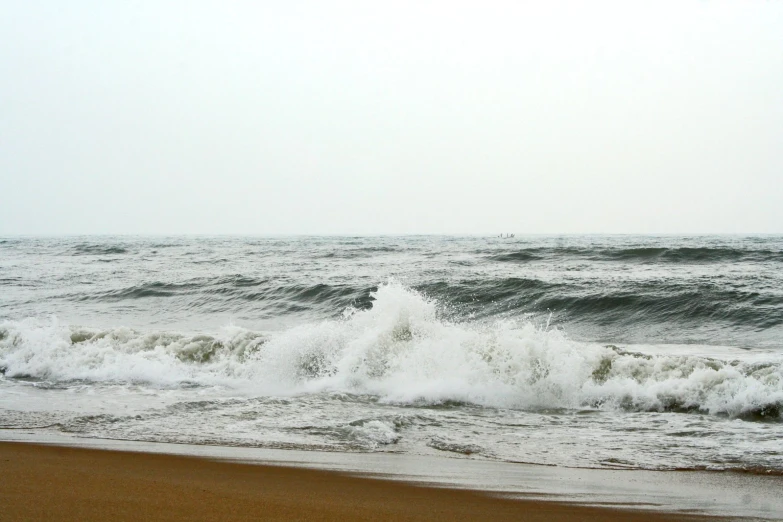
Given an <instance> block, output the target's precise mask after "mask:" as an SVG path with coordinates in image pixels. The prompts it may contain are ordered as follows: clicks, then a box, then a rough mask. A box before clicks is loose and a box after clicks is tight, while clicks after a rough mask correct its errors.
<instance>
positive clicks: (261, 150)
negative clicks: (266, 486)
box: [0, 0, 783, 235]
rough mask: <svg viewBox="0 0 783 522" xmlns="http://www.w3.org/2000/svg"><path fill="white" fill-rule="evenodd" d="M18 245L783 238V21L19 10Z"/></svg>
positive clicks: (403, 9) (720, 10)
mask: <svg viewBox="0 0 783 522" xmlns="http://www.w3.org/2000/svg"><path fill="white" fill-rule="evenodd" d="M0 34H1V35H2V37H0V198H1V199H0V235H61V234H243V235H244V234H249V235H279V234H283V235H291V234H324V235H335V234H499V233H516V234H580V233H593V234H615V233H632V234H695V233H732V234H733V233H783V2H778V1H771V0H766V1H761V0H759V1H754V0H747V1H739V0H737V1H731V2H719V1H706V0H699V1H696V0H677V1H665V0H655V1H641V0H640V1H627V0H623V1H614V2H610V1H599V0H595V1H589V2H588V1H582V2H576V1H572V2H566V1H551V2H549V1H548V2H541V1H515V2H512V1H491V0H485V1H482V2H478V1H475V2H469V1H426V0H421V1H405V0H397V1H394V2H367V1H340V0H334V1H330V0H317V1H316V0H313V1H309V0H287V1H285V2H274V1H271V0H270V1H244V2H243V1H238V0H237V1H232V2H218V1H205V0H190V1H182V2H176V1H166V0H154V1H131V0H127V1H122V2H106V1H102V0H100V1H86V0H73V1H69V2H62V1H60V0H49V1H47V0H29V1H25V2H11V1H6V2H4V3H3V16H2V17H0Z"/></svg>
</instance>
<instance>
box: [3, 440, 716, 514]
mask: <svg viewBox="0 0 783 522" xmlns="http://www.w3.org/2000/svg"><path fill="white" fill-rule="evenodd" d="M0 506H2V507H0V520H3V521H8V522H13V521H21V520H31V521H32V520H52V521H66V520H69V521H70V520H73V521H89V520H116V521H125V520H128V521H131V520H132V521H137V520H171V521H180V520H190V521H194V520H215V521H217V520H221V521H222V520H248V521H249V520H253V521H259V520H325V521H326V520H335V521H337V520H339V521H342V522H346V521H352V520H439V521H443V520H448V521H449V522H453V521H459V520H519V521H526V520H530V521H538V520H541V521H544V520H546V521H553V522H557V521H566V520H569V521H571V520H580V521H598V520H604V521H616V520H628V521H663V520H670V521H674V520H692V521H696V520H718V519H717V518H706V517H695V516H694V517H688V516H685V515H683V514H666V513H659V512H648V511H631V510H627V509H624V510H620V509H611V508H603V507H601V508H597V507H586V506H578V505H574V504H567V503H559V502H554V501H553V502H548V501H546V502H542V501H538V500H536V501H533V500H512V499H508V498H499V497H497V496H490V495H488V494H485V493H481V492H475V491H467V490H455V489H442V488H433V487H423V486H418V485H411V484H406V483H401V482H396V481H387V480H379V479H374V478H364V477H356V476H347V475H344V474H340V473H337V472H330V471H322V470H311V469H302V468H289V467H282V466H268V465H256V464H241V463H233V462H221V461H213V460H208V459H201V458H194V457H184V456H176V455H161V454H152V453H135V452H122V451H106V450H96V449H84V448H72V447H58V446H43V445H36V444H27V443H18V442H0Z"/></svg>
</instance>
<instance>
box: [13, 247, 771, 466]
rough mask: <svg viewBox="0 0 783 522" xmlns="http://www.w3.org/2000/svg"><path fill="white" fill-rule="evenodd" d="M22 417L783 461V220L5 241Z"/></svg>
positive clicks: (491, 451)
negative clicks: (781, 229) (698, 229)
mask: <svg viewBox="0 0 783 522" xmlns="http://www.w3.org/2000/svg"><path fill="white" fill-rule="evenodd" d="M0 428H2V429H6V430H20V429H21V430H30V429H37V430H39V431H40V430H45V431H49V432H52V433H57V434H69V435H70V436H74V437H83V438H93V439H121V440H131V441H146V442H175V443H189V444H206V445H220V446H242V447H251V448H252V447H255V448H269V449H275V448H276V449H297V450H325V451H340V452H354V453H378V452H386V453H401V454H406V455H412V456H416V455H418V456H436V455H445V456H451V457H455V458H462V459H473V460H485V461H507V462H525V463H534V464H546V465H554V466H559V467H572V468H573V467H578V468H609V469H617V468H621V469H643V470H674V469H691V470H707V471H712V470H714V471H725V470H734V471H743V472H750V473H759V474H765V475H769V474H774V475H780V474H783V443H781V441H783V238H781V237H770V236H766V237H736V236H717V237H673V236H666V237H635V236H612V237H601V236H577V237H537V236H531V237H523V236H519V235H517V236H516V237H514V238H502V237H498V236H495V237H433V236H421V237H419V236H415V237H334V238H324V237H284V238H282V237H281V238H241V237H217V238H211V237H165V238H164V237H154V238H153V237H69V238H0Z"/></svg>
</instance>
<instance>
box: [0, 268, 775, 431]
mask: <svg viewBox="0 0 783 522" xmlns="http://www.w3.org/2000/svg"><path fill="white" fill-rule="evenodd" d="M374 297H375V301H374V304H373V307H372V308H371V309H370V310H364V311H355V310H353V311H349V312H348V313H346V314H345V317H344V318H342V319H340V320H333V321H323V322H320V323H313V324H306V325H302V326H299V327H295V328H292V329H289V330H286V331H283V332H277V333H273V334H268V335H262V334H259V333H257V332H251V331H249V330H245V329H242V328H239V327H227V328H224V329H223V330H222V331H221V332H220V333H219V334H218V335H217V336H215V337H206V336H187V335H180V334H156V335H153V334H144V333H139V332H135V331H133V330H129V329H126V328H115V329H112V330H108V331H98V330H85V329H81V328H73V327H69V326H67V325H64V324H61V323H59V322H58V321H57V320H55V319H51V320H39V319H28V320H25V321H20V322H6V323H4V324H3V325H0V329H1V330H2V331H3V332H5V335H4V336H3V338H2V339H0V366H2V367H4V368H5V372H6V376H7V377H19V376H31V377H35V378H39V379H47V380H56V381H67V380H73V379H81V380H87V381H99V382H103V381H140V382H146V383H150V384H153V385H158V386H177V385H179V384H182V383H197V384H205V385H214V384H222V385H225V386H229V387H233V388H237V389H242V390H249V391H251V392H252V393H274V394H298V393H313V392H321V391H340V392H349V393H362V394H372V395H376V396H378V397H380V399H381V400H383V401H386V402H397V403H416V402H423V403H437V402H443V401H461V402H470V403H474V404H479V405H484V406H494V407H510V408H583V407H600V408H611V409H615V408H626V409H632V410H645V411H649V410H653V411H656V410H664V409H670V408H675V409H694V410H700V411H704V412H709V413H713V414H728V415H732V416H737V415H744V414H748V413H752V412H756V413H758V412H769V413H770V414H771V415H779V414H780V409H781V408H782V407H783V371H782V369H783V355H780V354H774V353H770V354H766V355H765V356H764V357H763V358H758V357H756V358H754V359H753V360H749V361H731V360H729V359H728V358H726V355H727V354H726V353H725V350H724V351H723V352H719V355H720V356H721V357H722V358H721V359H711V358H708V357H705V356H703V355H693V354H689V353H682V354H679V355H678V354H676V353H672V351H669V352H667V353H654V354H651V355H650V354H647V355H642V354H640V353H630V352H623V351H621V350H616V349H612V348H611V347H605V346H601V345H596V344H589V343H581V342H576V341H572V340H570V339H568V338H567V337H566V336H565V335H564V334H563V333H562V332H559V331H545V330H542V329H540V328H537V327H536V326H534V325H533V324H531V323H527V322H523V321H500V322H495V323H492V324H488V323H457V324H455V323H450V322H448V321H444V320H441V319H439V318H438V306H437V303H436V302H434V301H432V300H429V299H427V298H426V297H424V296H422V295H420V294H418V293H416V292H414V291H411V290H410V289H407V288H405V287H404V286H402V285H400V284H397V283H389V284H386V285H382V286H381V287H380V288H379V290H378V291H377V292H376V293H375V295H374ZM74 340H76V341H77V342H73V341H74ZM381 431H382V430H381ZM381 439H383V437H381Z"/></svg>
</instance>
